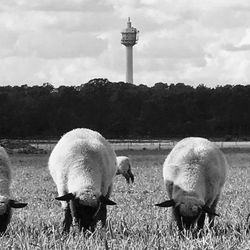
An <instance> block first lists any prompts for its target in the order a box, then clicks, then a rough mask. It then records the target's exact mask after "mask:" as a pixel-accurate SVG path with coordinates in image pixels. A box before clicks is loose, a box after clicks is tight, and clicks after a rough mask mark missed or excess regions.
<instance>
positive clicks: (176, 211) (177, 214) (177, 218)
mask: <svg viewBox="0 0 250 250" xmlns="http://www.w3.org/2000/svg"><path fill="white" fill-rule="evenodd" d="M172 214H173V218H174V219H175V222H176V223H177V226H178V228H179V230H180V231H182V230H183V223H182V219H181V215H180V211H179V209H178V208H172Z"/></svg>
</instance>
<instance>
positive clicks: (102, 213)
mask: <svg viewBox="0 0 250 250" xmlns="http://www.w3.org/2000/svg"><path fill="white" fill-rule="evenodd" d="M112 188H113V185H112V184H111V185H110V186H109V188H108V192H107V194H106V197H107V198H109V197H110V195H111V192H112ZM100 206H101V207H100V209H99V211H98V213H97V216H96V218H97V221H98V220H100V221H101V222H102V227H105V226H106V220H107V205H105V204H102V203H101V205H100Z"/></svg>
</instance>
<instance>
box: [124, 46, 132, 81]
mask: <svg viewBox="0 0 250 250" xmlns="http://www.w3.org/2000/svg"><path fill="white" fill-rule="evenodd" d="M126 57H127V60H126V61H127V66H126V82H128V83H133V47H132V46H127V47H126Z"/></svg>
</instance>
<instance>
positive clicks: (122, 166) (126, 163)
mask: <svg viewBox="0 0 250 250" xmlns="http://www.w3.org/2000/svg"><path fill="white" fill-rule="evenodd" d="M116 161H117V172H116V175H120V174H122V175H123V176H124V177H125V179H126V181H127V183H130V180H131V182H132V183H133V182H134V175H133V173H132V171H131V163H130V160H129V158H128V157H127V156H117V157H116Z"/></svg>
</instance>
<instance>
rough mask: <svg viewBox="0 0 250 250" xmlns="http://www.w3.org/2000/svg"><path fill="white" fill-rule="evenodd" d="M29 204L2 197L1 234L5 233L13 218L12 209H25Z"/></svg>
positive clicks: (0, 210)
mask: <svg viewBox="0 0 250 250" xmlns="http://www.w3.org/2000/svg"><path fill="white" fill-rule="evenodd" d="M25 206H27V203H21V202H18V201H15V200H12V199H9V198H7V197H4V196H1V197H0V233H3V232H5V230H6V229H7V226H8V224H9V222H10V218H11V208H23V207H25Z"/></svg>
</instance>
